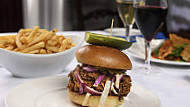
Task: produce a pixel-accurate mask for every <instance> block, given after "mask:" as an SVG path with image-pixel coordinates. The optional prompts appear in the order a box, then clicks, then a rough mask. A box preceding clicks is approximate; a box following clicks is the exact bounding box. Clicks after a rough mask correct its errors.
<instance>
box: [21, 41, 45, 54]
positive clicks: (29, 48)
mask: <svg viewBox="0 0 190 107" xmlns="http://www.w3.org/2000/svg"><path fill="white" fill-rule="evenodd" d="M44 47H45V43H44V42H39V43H37V44H35V45H32V46H31V47H27V48H25V49H24V50H23V51H22V52H23V53H27V52H30V51H32V50H36V49H40V48H44Z"/></svg>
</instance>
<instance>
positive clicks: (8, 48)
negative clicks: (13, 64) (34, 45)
mask: <svg viewBox="0 0 190 107" xmlns="http://www.w3.org/2000/svg"><path fill="white" fill-rule="evenodd" d="M14 48H15V46H14V45H9V46H7V47H6V48H4V49H6V50H10V51H11V50H13V49H14Z"/></svg>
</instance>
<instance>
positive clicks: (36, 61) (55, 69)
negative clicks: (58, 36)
mask: <svg viewBox="0 0 190 107" xmlns="http://www.w3.org/2000/svg"><path fill="white" fill-rule="evenodd" d="M65 37H66V38H68V37H71V41H72V42H73V43H75V44H76V46H75V47H73V48H71V49H69V50H66V51H63V52H60V53H55V54H46V55H39V54H24V53H18V52H13V51H8V50H5V49H2V48H0V64H1V65H2V66H3V67H5V68H6V69H7V70H8V71H10V72H11V73H12V74H13V75H14V76H16V77H24V78H28V77H41V76H48V75H53V74H57V73H60V72H62V71H63V69H64V68H65V67H66V66H67V65H68V64H69V63H70V62H71V61H72V59H73V58H74V55H75V52H76V50H77V49H78V48H79V47H80V46H81V45H82V43H83V38H82V37H80V36H74V35H72V36H71V35H68V36H65Z"/></svg>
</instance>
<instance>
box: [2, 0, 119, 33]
mask: <svg viewBox="0 0 190 107" xmlns="http://www.w3.org/2000/svg"><path fill="white" fill-rule="evenodd" d="M0 10H1V11H0V14H1V17H0V32H17V31H18V30H19V29H20V28H33V27H34V26H40V28H44V29H48V30H51V29H54V28H56V29H58V30H59V31H63V30H64V31H65V30H102V29H105V28H108V27H110V25H111V19H112V18H114V19H115V21H114V26H115V27H123V24H122V22H121V20H120V18H119V15H118V12H117V7H116V3H115V0H1V1H0Z"/></svg>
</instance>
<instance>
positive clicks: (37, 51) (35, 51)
mask: <svg viewBox="0 0 190 107" xmlns="http://www.w3.org/2000/svg"><path fill="white" fill-rule="evenodd" d="M39 52H40V49H36V50H32V51H29V52H27V53H28V54H37V53H39Z"/></svg>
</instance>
